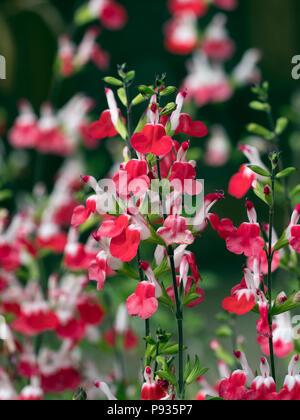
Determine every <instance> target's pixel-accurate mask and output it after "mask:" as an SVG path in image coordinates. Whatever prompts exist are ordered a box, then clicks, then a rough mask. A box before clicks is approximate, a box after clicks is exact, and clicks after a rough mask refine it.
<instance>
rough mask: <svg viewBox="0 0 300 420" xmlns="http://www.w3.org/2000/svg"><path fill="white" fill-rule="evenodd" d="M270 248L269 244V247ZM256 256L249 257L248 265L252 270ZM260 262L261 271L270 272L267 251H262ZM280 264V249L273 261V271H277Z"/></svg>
mask: <svg viewBox="0 0 300 420" xmlns="http://www.w3.org/2000/svg"><path fill="white" fill-rule="evenodd" d="M267 248H268V249H269V246H268V247H267ZM254 259H255V257H249V258H248V260H247V266H248V267H249V268H250V270H252V269H253V261H254ZM260 264H261V271H262V273H263V274H268V271H269V263H268V258H267V254H266V251H264V250H262V251H261V253H260ZM279 264H280V253H279V251H276V252H274V256H273V261H272V272H274V271H276V270H277V268H278V267H279Z"/></svg>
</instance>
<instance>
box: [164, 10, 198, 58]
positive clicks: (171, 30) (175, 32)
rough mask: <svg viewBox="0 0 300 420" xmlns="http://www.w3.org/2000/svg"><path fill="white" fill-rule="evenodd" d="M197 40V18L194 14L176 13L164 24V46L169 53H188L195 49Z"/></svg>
mask: <svg viewBox="0 0 300 420" xmlns="http://www.w3.org/2000/svg"><path fill="white" fill-rule="evenodd" d="M183 34H184V36H183ZM198 42H199V41H198V33H197V20H196V17H195V15H194V14H184V15H176V16H175V17H174V18H173V19H172V20H171V21H169V22H167V24H166V25H165V47H166V49H167V50H168V51H170V52H171V53H173V54H179V55H187V54H190V53H192V52H193V51H194V50H195V49H196V47H197V45H198Z"/></svg>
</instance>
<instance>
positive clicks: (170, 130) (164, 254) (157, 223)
mask: <svg viewBox="0 0 300 420" xmlns="http://www.w3.org/2000/svg"><path fill="white" fill-rule="evenodd" d="M119 76H120V78H121V80H120V79H116V78H112V77H108V78H106V79H105V81H106V82H107V83H110V84H112V85H115V86H119V87H120V86H123V88H122V87H120V89H119V90H118V95H119V96H120V98H121V100H122V99H123V100H122V102H123V104H126V110H127V118H124V117H123V116H122V114H121V110H120V109H119V107H118V105H117V102H116V99H115V96H114V93H113V91H112V90H111V89H109V88H107V89H106V90H105V92H106V96H107V101H108V105H109V109H108V110H106V111H104V112H103V113H102V115H101V117H100V119H99V121H96V122H94V123H93V124H92V125H91V126H90V129H89V134H90V136H91V137H94V138H95V139H103V138H105V137H112V136H115V135H116V133H119V134H120V135H121V136H122V137H123V139H124V140H126V141H127V146H126V147H125V148H124V152H123V155H124V158H125V161H124V162H123V163H121V164H120V167H119V169H117V170H116V172H115V173H112V175H111V178H110V179H108V180H102V181H100V182H99V183H97V181H96V180H95V178H94V177H92V176H84V177H82V180H83V182H84V183H85V184H87V185H88V186H89V187H90V188H91V189H92V190H93V191H94V194H93V195H91V196H90V197H88V198H87V200H86V203H85V205H79V206H77V207H76V208H75V210H74V213H73V217H72V225H73V229H74V232H75V231H76V230H78V228H79V227H80V226H81V225H83V224H85V223H86V222H87V221H88V220H89V219H90V217H91V216H92V215H94V216H95V215H97V217H98V218H99V220H102V222H101V224H100V227H99V228H98V229H97V230H96V231H94V232H92V234H91V237H90V239H89V241H88V243H87V245H86V246H91V247H92V249H94V250H95V252H96V256H95V258H94V259H93V261H91V263H90V265H89V267H88V273H89V279H90V280H92V281H96V282H97V288H98V290H102V289H103V288H104V287H105V281H106V278H107V276H108V275H112V274H113V273H114V272H115V271H118V272H119V273H122V272H123V273H124V272H125V273H126V274H127V275H129V276H130V277H132V278H134V279H136V280H137V279H138V280H139V283H138V285H137V288H136V290H135V291H134V292H133V293H132V294H131V295H130V296H129V297H128V299H127V305H126V306H127V311H128V314H129V315H131V316H133V317H135V316H139V317H140V318H141V319H143V320H146V323H147V321H148V322H149V319H150V318H151V317H152V316H153V315H154V314H155V312H156V311H157V310H158V307H159V302H162V303H165V304H166V305H167V306H169V307H173V308H177V317H182V315H181V311H182V309H183V306H188V307H193V306H196V305H199V304H201V303H202V302H203V300H204V292H203V290H202V289H201V288H200V287H199V285H198V283H199V280H200V274H199V271H198V268H197V266H196V259H195V256H194V254H193V253H192V252H191V251H189V250H188V249H187V248H188V246H189V245H191V244H193V243H194V241H195V239H196V238H197V236H198V235H199V234H200V233H201V232H203V231H204V230H205V229H206V227H207V226H208V219H209V215H210V213H209V212H210V209H211V207H212V206H213V205H214V204H215V203H216V202H217V201H219V200H220V199H222V198H223V194H222V193H214V194H208V195H206V197H205V198H204V199H201V200H200V205H199V206H198V208H197V207H196V208H193V209H192V212H191V213H189V212H188V211H189V209H187V206H186V203H185V202H184V197H185V196H188V197H190V198H192V197H194V198H195V197H199V196H201V197H202V196H203V186H202V183H201V182H200V181H198V180H197V179H196V166H197V165H196V162H195V161H189V160H188V159H187V154H188V150H189V146H190V140H189V138H190V137H195V138H202V137H204V136H205V135H206V134H207V129H206V127H205V125H204V124H203V123H202V122H200V121H193V120H192V119H191V117H190V116H189V115H188V114H185V113H183V112H182V106H183V102H184V99H185V97H186V93H185V92H180V93H179V94H178V95H177V97H176V101H175V102H171V103H168V104H167V105H166V106H163V105H162V101H163V99H164V98H165V97H166V96H168V95H169V94H172V93H173V92H174V91H175V89H174V88H172V87H167V86H165V78H164V76H163V77H162V78H161V79H157V80H156V86H155V87H154V88H152V87H148V86H140V87H139V90H140V94H139V95H138V96H137V97H136V98H134V99H133V100H132V101H130V98H129V97H128V88H129V86H130V84H131V81H132V79H133V78H134V72H126V71H125V68H124V66H122V67H120V69H119ZM122 79H123V80H122ZM124 95H125V99H124ZM147 99H148V101H149V105H148V106H147V108H146V111H145V113H144V115H143V116H142V118H141V120H140V122H139V125H138V127H137V128H136V130H135V131H131V121H130V109H131V107H133V106H134V105H135V104H137V103H139V102H143V101H145V100H147ZM178 133H183V134H186V135H187V136H188V138H187V140H186V141H184V142H183V143H182V144H180V143H178V141H176V140H174V138H173V137H174V136H175V135H177V134H178ZM198 204H199V202H198ZM144 241H146V242H150V243H153V244H155V245H156V249H155V252H154V255H155V261H154V263H153V266H152V267H151V265H150V264H149V263H148V262H146V261H144V260H143V258H142V253H143V252H142V245H143V242H144ZM66 249H68V247H67V248H66ZM96 250H97V251H96ZM74 255H77V254H76V253H75V248H74ZM79 255H81V256H82V252H80V253H78V257H79ZM135 259H136V260H137V263H138V272H139V276H137V275H136V274H135V273H134V272H133V271H132V269H131V270H129V266H128V264H129V263H130V262H132V261H133V260H135ZM170 271H171V273H172V283H171V285H170V286H168V287H167V288H165V286H164V284H163V283H162V282H160V281H159V280H158V278H159V276H161V275H162V274H164V273H166V272H170ZM180 301H181V304H180ZM177 321H178V322H179V323H180V322H182V321H181V319H177ZM146 325H147V324H146ZM146 333H147V334H146V335H148V334H149V331H147V329H146ZM180 334H182V333H180ZM180 339H182V336H181V338H180ZM182 346H183V344H182V342H181V344H180V346H179V347H180V348H179V352H182V351H183V347H182ZM181 356H182V354H181ZM180 363H182V360H181V362H180ZM179 371H180V373H179V380H178V386H179V388H178V392H181V393H183V392H184V390H183V388H181V387H182V386H183V382H182V379H183V378H182V377H180V375H182V365H180V367H179ZM155 374H156V372H155V371H152V369H151V367H150V366H148V367H147V368H146V371H145V375H146V377H147V381H146V384H148V385H149V386H150V388H151V387H152V385H153V384H155V383H156V382H155V381H154V379H153V377H154V375H155ZM151 378H152V379H151ZM161 379H162V378H161ZM169 385H170V384H169ZM153 386H154V385H153ZM147 392H148V391H147ZM149 392H150V391H149ZM174 392H176V391H175V390H174ZM144 393H146V391H145V390H143V392H142V394H143V395H144ZM167 394H168V393H167ZM144 399H147V398H144Z"/></svg>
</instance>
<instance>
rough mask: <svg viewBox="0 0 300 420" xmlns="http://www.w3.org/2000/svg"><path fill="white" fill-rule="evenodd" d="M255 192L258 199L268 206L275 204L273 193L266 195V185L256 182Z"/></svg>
mask: <svg viewBox="0 0 300 420" xmlns="http://www.w3.org/2000/svg"><path fill="white" fill-rule="evenodd" d="M253 191H254V193H255V195H256V196H257V197H258V198H260V199H261V200H262V201H264V202H265V203H266V204H267V205H268V206H271V205H272V203H273V194H272V192H271V194H269V195H266V194H265V187H264V185H263V184H262V183H261V182H259V181H256V183H255V188H254V190H253Z"/></svg>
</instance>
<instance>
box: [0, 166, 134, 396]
mask: <svg viewBox="0 0 300 420" xmlns="http://www.w3.org/2000/svg"><path fill="white" fill-rule="evenodd" d="M78 171H80V164H79V163H78V162H74V161H70V162H68V163H66V164H65V166H64V167H63V168H62V170H61V171H60V173H59V175H58V177H57V181H56V184H55V188H54V190H53V193H52V194H51V196H50V197H46V196H45V193H44V189H43V187H42V186H40V185H39V186H37V187H36V189H35V192H34V194H35V195H34V196H35V204H28V205H27V206H25V208H23V209H22V210H21V211H20V212H19V213H18V214H16V215H15V216H14V218H13V219H11V220H10V218H9V217H8V212H5V211H2V213H1V229H0V310H1V314H2V316H4V317H5V319H6V323H4V325H3V328H4V332H3V334H1V338H2V339H3V340H5V341H4V343H3V348H4V349H5V351H8V353H10V354H11V357H12V360H13V362H12V367H11V369H12V370H13V372H14V373H13V377H16V378H25V379H29V380H30V381H31V386H30V387H26V388H25V390H24V391H22V393H21V395H20V396H18V395H17V393H16V391H15V389H14V387H13V384H10V382H9V381H8V377H7V375H6V373H5V372H4V370H3V371H1V380H0V384H1V385H0V399H15V398H17V397H20V398H21V399H41V398H42V397H43V395H44V394H45V393H54V394H56V393H61V392H63V391H66V390H71V391H72V390H75V389H76V388H77V387H78V386H79V385H80V384H81V383H82V376H81V371H80V369H79V368H80V365H79V360H78V357H75V354H73V350H74V349H76V346H77V345H78V343H80V342H81V341H82V340H83V339H87V340H90V341H91V342H95V341H96V342H97V341H99V339H100V337H99V331H98V328H97V327H98V326H99V325H100V324H102V322H103V319H104V316H105V311H104V309H103V307H102V306H101V305H100V304H99V302H98V299H97V296H95V294H94V293H91V292H87V291H86V285H87V284H88V278H87V276H86V275H85V274H84V275H83V274H81V273H82V271H81V272H79V269H81V270H83V268H84V264H81V265H80V264H77V265H76V262H74V254H73V253H72V249H71V248H72V247H73V250H74V247H76V246H75V245H74V244H70V239H69V240H68V235H69V237H70V236H72V232H71V233H69V234H68V233H67V230H66V229H67V228H68V227H69V226H70V222H71V217H72V212H73V209H74V208H75V207H76V206H77V205H78V201H77V200H76V197H75V193H76V191H78V188H80V184H79V183H78V177H77V172H78ZM78 184H79V185H78ZM41 209H42V214H41ZM90 252H92V251H90ZM55 254H56V255H59V256H60V261H61V262H60V264H61V263H63V265H64V266H65V269H68V270H69V273H65V274H52V275H51V276H50V278H49V280H47V278H44V279H43V277H45V274H44V273H43V271H44V269H42V268H40V266H41V265H43V264H44V263H43V262H42V260H43V256H45V255H48V256H50V255H55ZM87 255H88V254H87ZM95 255H96V253H93V254H92V255H90V261H91V260H92V259H93V258H95ZM58 270H59V269H58ZM21 272H24V275H25V277H26V278H28V280H27V281H26V282H25V283H24V281H23V280H22V277H21V276H20V273H21ZM2 321H3V319H2ZM45 332H48V333H52V334H54V336H56V337H57V339H58V340H59V341H60V342H61V349H60V350H58V351H53V350H51V349H50V348H47V346H41V345H38V344H36V345H34V343H39V340H40V339H41V337H42V334H44V333H45ZM108 332H109V331H108ZM131 336H133V333H132V334H131Z"/></svg>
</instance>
